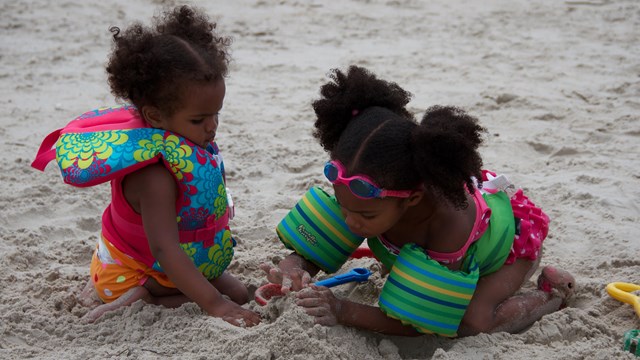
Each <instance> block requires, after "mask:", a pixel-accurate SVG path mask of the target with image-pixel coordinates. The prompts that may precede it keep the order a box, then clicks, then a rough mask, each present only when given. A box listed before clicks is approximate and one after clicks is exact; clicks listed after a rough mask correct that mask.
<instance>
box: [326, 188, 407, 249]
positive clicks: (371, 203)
mask: <svg viewBox="0 0 640 360" xmlns="http://www.w3.org/2000/svg"><path fill="white" fill-rule="evenodd" d="M333 188H334V191H335V194H336V199H338V203H339V204H340V208H341V210H342V214H343V215H344V216H345V221H346V223H347V226H348V227H349V230H351V231H352V232H353V233H354V234H356V235H359V236H362V237H374V236H377V235H380V234H383V233H385V232H387V231H388V230H389V229H391V228H392V227H393V226H394V225H395V224H396V223H397V222H398V221H399V220H400V219H401V218H402V216H403V215H404V213H405V211H406V210H407V201H406V199H400V198H394V197H387V198H384V199H368V200H364V199H360V198H358V197H356V196H355V195H353V194H352V193H351V190H349V188H348V187H347V186H346V185H342V184H338V185H334V186H333Z"/></svg>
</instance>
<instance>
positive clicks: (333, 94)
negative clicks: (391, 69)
mask: <svg viewBox="0 0 640 360" xmlns="http://www.w3.org/2000/svg"><path fill="white" fill-rule="evenodd" d="M329 78H330V79H331V80H332V81H330V82H328V83H326V84H324V85H322V87H320V95H321V98H320V99H318V100H316V101H314V102H313V103H312V106H313V110H314V111H315V113H316V116H317V119H316V122H315V128H316V130H315V131H314V134H313V135H314V136H315V137H316V138H317V139H318V140H319V141H320V144H321V145H322V147H323V148H324V149H325V150H326V151H328V152H330V153H331V152H333V150H334V149H335V147H336V144H337V143H338V141H339V140H340V136H341V135H342V133H343V132H344V130H345V129H346V128H347V126H348V125H349V123H350V122H351V120H352V119H354V118H356V117H359V116H360V115H362V114H363V113H364V110H366V109H368V108H371V107H374V106H377V107H381V108H385V109H386V110H389V111H391V112H392V113H394V114H397V115H400V116H402V117H406V118H409V119H413V116H412V115H411V114H410V113H409V112H408V111H407V110H406V109H405V106H406V105H407V103H408V102H409V100H410V99H411V94H410V93H409V92H407V91H405V90H403V89H402V88H401V87H400V86H398V84H396V83H392V82H387V81H384V80H380V79H378V78H376V76H375V75H374V74H372V73H371V72H369V71H368V70H366V69H364V68H361V67H358V66H350V67H349V69H348V70H347V73H346V74H345V73H343V72H342V71H340V70H338V69H333V70H332V71H331V73H330V75H329Z"/></svg>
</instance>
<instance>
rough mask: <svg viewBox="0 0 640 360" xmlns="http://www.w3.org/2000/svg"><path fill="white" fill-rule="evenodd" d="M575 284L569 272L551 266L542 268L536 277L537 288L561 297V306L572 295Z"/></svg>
mask: <svg viewBox="0 0 640 360" xmlns="http://www.w3.org/2000/svg"><path fill="white" fill-rule="evenodd" d="M575 286H576V280H575V278H574V277H573V276H572V275H571V274H569V273H568V272H567V271H565V270H562V269H558V268H555V267H553V266H545V267H544V268H542V273H540V276H539V277H538V289H540V290H542V291H544V292H547V293H553V294H554V295H557V296H558V297H560V298H561V299H562V304H563V306H562V307H564V306H565V305H566V301H567V300H568V299H569V298H570V297H571V296H572V295H573V292H574V291H575Z"/></svg>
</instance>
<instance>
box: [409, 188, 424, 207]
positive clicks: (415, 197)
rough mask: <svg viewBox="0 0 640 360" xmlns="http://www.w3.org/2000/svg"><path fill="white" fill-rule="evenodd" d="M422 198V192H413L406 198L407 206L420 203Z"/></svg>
mask: <svg viewBox="0 0 640 360" xmlns="http://www.w3.org/2000/svg"><path fill="white" fill-rule="evenodd" d="M423 197H424V190H415V191H414V192H412V193H411V195H409V197H408V198H407V205H408V206H415V205H417V204H419V203H420V201H421V200H422V198H423Z"/></svg>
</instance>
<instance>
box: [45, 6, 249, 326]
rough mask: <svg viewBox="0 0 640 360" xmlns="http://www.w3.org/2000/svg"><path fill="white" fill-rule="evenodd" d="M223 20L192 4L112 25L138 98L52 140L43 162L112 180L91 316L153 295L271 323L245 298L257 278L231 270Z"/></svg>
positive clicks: (92, 181)
mask: <svg viewBox="0 0 640 360" xmlns="http://www.w3.org/2000/svg"><path fill="white" fill-rule="evenodd" d="M215 27H216V24H215V23H212V22H211V21H210V20H209V18H208V17H207V15H206V14H204V13H203V12H202V11H200V10H198V9H196V8H192V7H188V6H180V7H176V8H174V9H172V10H168V11H165V12H164V13H162V14H160V15H159V16H156V17H154V22H153V25H152V26H150V27H148V26H144V25H142V24H141V23H134V24H133V25H131V26H130V27H128V28H127V29H125V30H124V31H121V30H120V29H119V28H117V27H112V28H110V31H111V32H112V34H113V48H112V51H111V54H110V57H109V61H108V64H107V67H106V70H107V73H108V81H109V85H110V87H111V92H112V93H113V94H114V95H115V97H116V98H119V99H122V100H125V102H126V103H127V104H126V105H124V106H121V107H116V108H100V109H97V110H94V111H91V112H88V113H86V114H83V115H81V116H80V117H79V118H77V119H76V120H74V121H72V122H71V123H69V125H67V126H66V127H65V128H64V129H61V130H59V131H56V132H54V133H53V134H52V135H51V136H50V137H48V138H47V139H45V141H44V143H43V145H42V147H41V149H40V151H39V155H38V157H37V158H36V160H35V161H34V164H33V166H34V167H36V168H39V169H44V167H45V166H46V164H47V162H48V161H50V160H52V159H53V158H54V157H55V158H56V160H57V162H58V165H59V166H60V169H61V171H62V175H63V178H64V180H65V182H67V183H70V184H72V185H74V186H92V185H96V184H100V183H104V182H107V181H109V182H110V183H111V190H112V199H111V203H110V205H109V206H108V207H107V209H106V210H105V211H104V214H103V216H102V232H101V237H100V239H99V240H98V245H97V248H96V251H95V253H94V255H93V259H92V263H91V280H90V281H89V283H88V284H87V288H86V289H85V291H83V299H84V303H86V304H89V303H90V302H91V301H90V299H89V298H90V297H91V296H90V295H91V294H92V293H93V292H94V291H95V293H97V295H98V296H99V298H100V299H101V300H102V302H104V304H102V305H99V306H97V307H96V308H95V309H93V310H92V311H90V312H89V313H88V314H87V315H86V318H87V319H88V320H89V321H94V320H96V319H97V318H98V317H100V316H101V315H103V314H104V313H105V312H107V311H111V310H114V309H117V308H119V307H122V306H125V305H129V304H131V303H133V302H135V301H137V300H139V299H142V300H144V301H146V302H149V303H153V304H161V305H165V306H168V307H177V306H180V305H181V304H183V303H185V302H187V301H194V302H196V303H197V304H198V305H199V306H200V307H201V308H202V309H203V310H204V311H205V312H206V313H207V314H209V315H211V316H215V317H219V318H222V319H224V320H225V321H227V322H229V323H232V324H234V325H245V326H253V325H256V324H258V323H259V322H260V317H259V316H258V314H256V313H254V312H253V311H250V310H248V309H245V308H243V307H242V306H241V305H242V304H245V303H246V302H247V301H248V290H247V288H246V286H244V284H242V283H241V282H240V281H239V280H238V279H236V278H234V277H233V276H232V275H230V274H229V273H227V272H225V269H226V268H227V266H228V265H229V263H230V262H231V260H232V258H233V247H234V246H235V240H234V239H233V237H232V236H231V232H230V229H229V226H228V223H229V219H230V218H231V216H233V205H232V202H231V201H230V200H231V199H230V196H228V193H227V189H226V179H225V177H224V165H223V162H222V157H221V155H220V153H219V151H218V147H217V144H216V142H215V137H216V131H217V129H218V126H219V121H220V116H219V114H220V110H221V109H222V105H223V101H224V97H225V90H226V89H225V76H226V75H227V66H228V62H229V55H228V47H229V45H230V39H229V38H226V37H222V36H219V35H218V34H217V33H216V32H215ZM53 144H55V148H52V147H53ZM223 295H226V296H223Z"/></svg>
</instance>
